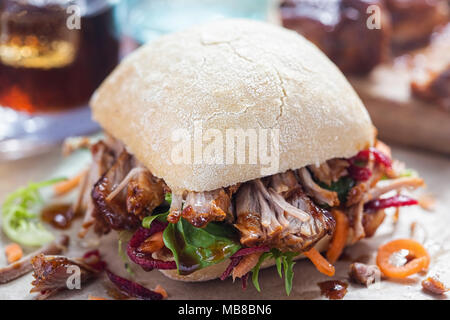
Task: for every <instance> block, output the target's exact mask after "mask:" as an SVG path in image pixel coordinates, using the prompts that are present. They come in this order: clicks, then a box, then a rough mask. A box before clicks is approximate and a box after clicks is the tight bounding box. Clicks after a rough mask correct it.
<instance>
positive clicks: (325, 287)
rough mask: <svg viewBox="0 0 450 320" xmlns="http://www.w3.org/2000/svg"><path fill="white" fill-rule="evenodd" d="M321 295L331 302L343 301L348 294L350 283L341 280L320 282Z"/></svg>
mask: <svg viewBox="0 0 450 320" xmlns="http://www.w3.org/2000/svg"><path fill="white" fill-rule="evenodd" d="M317 285H318V286H319V287H320V293H321V294H322V295H323V296H325V297H327V298H328V299H331V300H341V299H342V298H344V296H345V295H346V293H347V287H348V283H346V282H344V281H339V280H330V281H324V282H319V283H318V284H317Z"/></svg>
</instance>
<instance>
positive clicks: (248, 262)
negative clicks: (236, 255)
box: [232, 252, 262, 281]
mask: <svg viewBox="0 0 450 320" xmlns="http://www.w3.org/2000/svg"><path fill="white" fill-rule="evenodd" d="M261 255H262V252H255V253H252V254H249V255H247V256H244V257H243V258H242V260H241V261H240V262H239V264H238V265H237V266H236V267H234V269H233V274H232V275H233V281H234V279H236V278H242V277H243V276H245V275H246V274H247V273H248V272H249V271H251V270H252V269H253V267H254V266H256V264H257V263H258V260H259V257H260V256H261Z"/></svg>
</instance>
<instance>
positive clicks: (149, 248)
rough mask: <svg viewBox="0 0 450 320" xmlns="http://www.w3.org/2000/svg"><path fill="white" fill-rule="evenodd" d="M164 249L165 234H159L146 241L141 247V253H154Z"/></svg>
mask: <svg viewBox="0 0 450 320" xmlns="http://www.w3.org/2000/svg"><path fill="white" fill-rule="evenodd" d="M163 247H164V239H163V232H162V231H160V232H157V233H155V234H152V235H151V236H150V237H148V238H147V239H145V241H144V242H143V243H142V244H141V245H140V246H139V248H138V249H139V251H140V252H143V253H153V252H156V251H159V250H161V249H162V248H163Z"/></svg>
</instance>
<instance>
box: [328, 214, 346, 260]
mask: <svg viewBox="0 0 450 320" xmlns="http://www.w3.org/2000/svg"><path fill="white" fill-rule="evenodd" d="M332 213H333V216H334V219H335V220H336V229H335V230H334V234H333V239H332V240H331V243H330V246H329V247H328V251H327V259H328V261H329V262H330V263H331V264H333V263H335V262H336V261H337V260H338V259H339V257H340V256H341V254H342V251H343V250H344V248H345V245H346V244H347V238H348V230H349V222H348V218H347V216H346V215H345V214H344V213H343V212H342V211H340V210H333V212H332Z"/></svg>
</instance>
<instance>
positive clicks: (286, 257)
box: [252, 248, 300, 295]
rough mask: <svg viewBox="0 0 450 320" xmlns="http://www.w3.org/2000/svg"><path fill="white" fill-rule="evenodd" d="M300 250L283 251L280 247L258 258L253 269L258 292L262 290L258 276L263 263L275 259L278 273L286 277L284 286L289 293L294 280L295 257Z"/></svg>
mask: <svg viewBox="0 0 450 320" xmlns="http://www.w3.org/2000/svg"><path fill="white" fill-rule="evenodd" d="M299 254H300V253H299V252H281V251H280V250H278V249H275V248H273V249H271V250H270V251H269V252H266V253H263V254H262V255H261V256H260V257H259V260H258V263H257V264H256V266H255V267H254V268H253V270H252V282H253V285H254V287H255V288H256V290H258V292H260V291H261V288H260V286H259V281H258V276H259V270H260V269H261V264H262V263H263V262H264V260H266V259H274V260H275V263H276V266H277V271H278V275H279V276H280V278H283V277H284V286H285V288H286V294H287V295H289V294H290V293H291V290H292V281H293V279H294V265H295V262H294V258H295V257H296V256H298V255H299Z"/></svg>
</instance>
